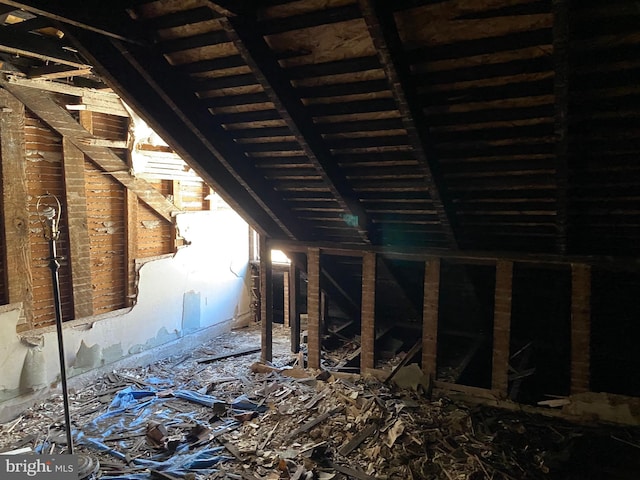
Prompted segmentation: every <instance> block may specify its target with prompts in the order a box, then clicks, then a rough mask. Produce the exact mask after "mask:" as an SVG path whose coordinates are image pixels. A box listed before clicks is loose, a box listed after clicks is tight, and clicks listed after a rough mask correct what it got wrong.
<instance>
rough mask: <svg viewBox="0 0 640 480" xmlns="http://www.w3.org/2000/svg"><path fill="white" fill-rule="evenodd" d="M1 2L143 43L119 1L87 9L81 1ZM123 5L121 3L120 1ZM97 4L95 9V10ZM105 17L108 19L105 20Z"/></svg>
mask: <svg viewBox="0 0 640 480" xmlns="http://www.w3.org/2000/svg"><path fill="white" fill-rule="evenodd" d="M0 3H2V4H4V5H8V6H11V7H14V8H16V9H21V10H26V11H27V12H31V13H33V14H35V15H39V16H41V17H46V18H50V19H51V20H55V21H57V22H62V23H65V24H68V25H73V26H75V27H79V28H82V29H86V30H90V31H92V32H96V33H99V34H101V35H106V36H108V37H112V38H117V39H119V40H124V41H127V42H133V43H143V42H142V40H141V39H140V38H137V37H136V35H135V32H136V30H135V29H132V28H128V27H130V24H131V18H130V17H129V16H128V15H127V14H126V11H125V9H124V8H122V7H120V8H118V7H119V6H118V4H115V5H114V4H106V3H100V2H98V3H95V4H93V5H92V7H91V8H87V6H86V4H85V2H82V1H80V0H65V1H64V2H50V1H48V0H23V1H14V0H0ZM120 5H122V4H120ZM96 7H97V10H96ZM104 19H108V21H105V20H104Z"/></svg>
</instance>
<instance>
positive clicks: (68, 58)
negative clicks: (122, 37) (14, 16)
mask: <svg viewBox="0 0 640 480" xmlns="http://www.w3.org/2000/svg"><path fill="white" fill-rule="evenodd" d="M63 46H66V45H65V44H63V43H61V42H59V41H58V40H57V39H53V38H52V39H47V38H45V37H42V36H40V35H34V34H32V33H25V32H13V31H12V28H11V27H10V26H3V27H2V29H1V30H0V52H5V53H9V54H11V55H19V56H21V57H26V58H36V59H38V60H42V61H43V62H52V63H56V64H61V65H67V66H69V67H73V68H77V69H83V70H85V69H90V68H91V66H90V65H87V64H86V63H82V62H80V61H79V60H78V57H77V56H75V55H73V53H71V52H70V51H69V50H66V49H64V48H63Z"/></svg>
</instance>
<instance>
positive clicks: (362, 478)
mask: <svg viewBox="0 0 640 480" xmlns="http://www.w3.org/2000/svg"><path fill="white" fill-rule="evenodd" d="M329 465H330V466H331V468H333V469H334V470H335V471H337V472H340V473H342V474H344V475H347V476H348V477H353V478H357V479H358V480H377V479H376V477H372V476H371V475H367V474H366V473H364V472H363V471H361V470H356V469H355V468H349V467H345V466H342V465H338V464H337V463H334V462H329Z"/></svg>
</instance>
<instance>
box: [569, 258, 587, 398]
mask: <svg viewBox="0 0 640 480" xmlns="http://www.w3.org/2000/svg"><path fill="white" fill-rule="evenodd" d="M590 337H591V268H590V267H589V265H581V264H574V265H572V266H571V393H580V392H587V391H589V389H590V382H591V381H590V374H589V372H590V349H591V338H590Z"/></svg>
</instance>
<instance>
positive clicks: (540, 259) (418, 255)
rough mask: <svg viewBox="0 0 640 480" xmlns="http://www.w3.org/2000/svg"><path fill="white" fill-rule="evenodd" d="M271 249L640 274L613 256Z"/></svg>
mask: <svg viewBox="0 0 640 480" xmlns="http://www.w3.org/2000/svg"><path fill="white" fill-rule="evenodd" d="M269 244H270V246H271V248H274V249H277V250H283V251H286V252H290V253H302V252H305V251H307V250H308V249H309V248H317V249H319V250H320V251H321V252H322V253H324V254H327V255H341V256H362V255H364V253H365V252H375V253H377V254H378V255H382V256H385V257H388V258H394V259H398V260H410V261H416V262H423V261H426V260H428V259H429V258H430V257H440V258H446V259H448V260H450V261H456V262H459V263H465V264H479V265H487V264H494V263H495V262H497V261H499V260H503V261H510V262H521V263H533V264H537V265H547V266H549V267H553V266H556V265H568V264H572V263H583V264H585V265H591V266H599V267H602V268H607V269H609V270H615V271H628V272H638V271H640V259H638V258H637V257H612V256H610V255H591V256H589V255H556V254H544V253H541V254H537V253H517V252H493V251H472V250H445V249H441V248H412V247H403V248H401V249H400V248H397V249H394V248H391V247H377V246H372V245H368V246H357V245H345V244H337V243H328V242H291V241H286V240H270V242H269Z"/></svg>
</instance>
